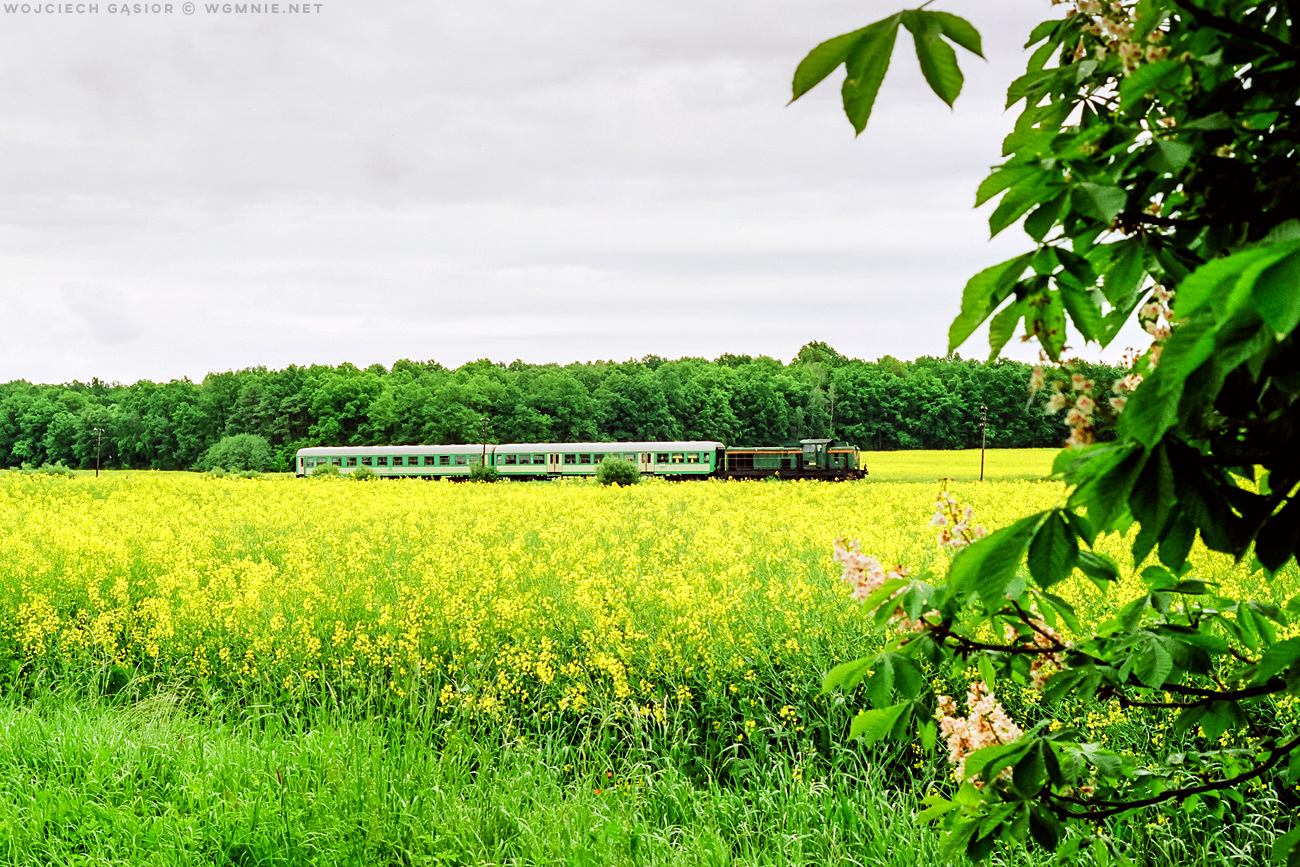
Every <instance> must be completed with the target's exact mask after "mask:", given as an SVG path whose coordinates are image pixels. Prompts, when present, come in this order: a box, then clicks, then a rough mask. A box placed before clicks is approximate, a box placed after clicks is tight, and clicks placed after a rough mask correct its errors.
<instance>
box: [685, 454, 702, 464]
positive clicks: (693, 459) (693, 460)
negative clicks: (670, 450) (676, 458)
mask: <svg viewBox="0 0 1300 867" xmlns="http://www.w3.org/2000/svg"><path fill="white" fill-rule="evenodd" d="M699 462H700V453H699V452H687V453H686V463H688V464H698V463H699Z"/></svg>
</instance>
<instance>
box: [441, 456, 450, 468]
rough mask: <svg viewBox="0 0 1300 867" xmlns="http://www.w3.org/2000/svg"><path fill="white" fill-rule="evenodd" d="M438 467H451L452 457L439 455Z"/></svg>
mask: <svg viewBox="0 0 1300 867" xmlns="http://www.w3.org/2000/svg"><path fill="white" fill-rule="evenodd" d="M438 466H440V467H449V466H451V455H438Z"/></svg>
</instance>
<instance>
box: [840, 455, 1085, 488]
mask: <svg viewBox="0 0 1300 867" xmlns="http://www.w3.org/2000/svg"><path fill="white" fill-rule="evenodd" d="M1059 453H1060V449H988V450H987V451H985V453H984V479H985V480H986V481H1005V480H1008V479H1042V478H1045V477H1047V476H1049V475H1051V473H1052V460H1053V459H1054V458H1055V457H1056V455H1057V454H1059ZM862 460H863V461H864V462H865V463H866V465H867V470H868V474H867V478H868V479H869V480H870V481H875V482H933V481H935V480H936V479H944V478H947V479H953V480H955V481H959V482H974V481H978V480H979V477H980V450H979V449H963V450H954V451H906V452H904V451H897V452H863V453H862Z"/></svg>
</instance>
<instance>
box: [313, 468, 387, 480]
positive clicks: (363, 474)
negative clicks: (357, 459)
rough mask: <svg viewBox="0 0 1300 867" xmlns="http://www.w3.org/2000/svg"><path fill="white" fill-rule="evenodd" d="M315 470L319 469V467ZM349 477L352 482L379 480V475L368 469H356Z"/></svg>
mask: <svg viewBox="0 0 1300 867" xmlns="http://www.w3.org/2000/svg"><path fill="white" fill-rule="evenodd" d="M317 469H319V467H318V468H317ZM349 475H350V476H351V478H352V481H354V482H368V481H370V480H371V479H377V478H379V473H377V472H375V471H374V470H372V469H370V467H357V468H356V469H355V470H353V471H352V472H351V473H350V474H349Z"/></svg>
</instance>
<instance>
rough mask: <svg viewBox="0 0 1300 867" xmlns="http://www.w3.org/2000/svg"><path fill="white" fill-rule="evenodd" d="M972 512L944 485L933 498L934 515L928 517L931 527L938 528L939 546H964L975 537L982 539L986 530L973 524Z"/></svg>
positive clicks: (955, 547) (956, 547) (958, 547)
mask: <svg viewBox="0 0 1300 867" xmlns="http://www.w3.org/2000/svg"><path fill="white" fill-rule="evenodd" d="M973 521H974V512H973V511H972V510H971V507H970V506H966V507H965V508H964V509H963V508H962V505H961V503H959V502H957V498H956V497H954V496H953V495H952V493H951V492H949V491H948V489H947V487H944V488H943V489H941V490H940V491H939V496H938V497H937V498H936V499H935V508H934V517H933V518H931V519H930V526H931V527H938V528H939V547H941V548H952V549H960V548H965V547H966V546H967V545H969V544H970V543H971V542H974V541H975V540H976V539H983V538H984V537H985V536H987V535H988V531H987V530H985V529H984V528H983V527H981V526H980V525H978V524H973V523H972V522H973Z"/></svg>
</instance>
